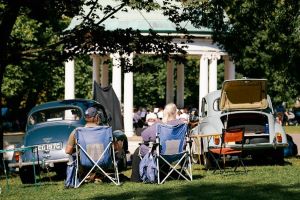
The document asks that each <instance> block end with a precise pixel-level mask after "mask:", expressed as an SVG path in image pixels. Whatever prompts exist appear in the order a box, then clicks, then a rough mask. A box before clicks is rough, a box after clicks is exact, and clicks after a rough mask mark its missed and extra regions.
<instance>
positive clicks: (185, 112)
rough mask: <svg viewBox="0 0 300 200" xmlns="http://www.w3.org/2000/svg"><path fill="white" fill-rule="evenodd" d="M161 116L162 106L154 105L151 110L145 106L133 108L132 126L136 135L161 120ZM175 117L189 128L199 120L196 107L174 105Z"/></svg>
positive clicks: (162, 113)
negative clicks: (179, 107) (180, 107)
mask: <svg viewBox="0 0 300 200" xmlns="http://www.w3.org/2000/svg"><path fill="white" fill-rule="evenodd" d="M174 105H175V104H174ZM175 106H176V105H175ZM163 117H164V109H163V108H162V107H156V108H154V109H152V110H150V109H148V110H147V109H146V108H140V109H137V108H134V110H133V127H134V129H135V133H136V135H138V136H140V135H141V133H142V131H143V130H145V129H146V128H147V127H148V126H151V125H152V124H153V123H155V122H157V121H161V120H162V119H163ZM175 117H176V119H178V120H180V121H182V122H184V123H187V124H188V125H189V127H190V128H193V127H194V126H195V125H196V124H197V123H198V121H199V116H198V110H197V109H196V108H192V109H188V108H182V109H178V108H177V107H176V112H175Z"/></svg>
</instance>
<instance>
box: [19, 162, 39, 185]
mask: <svg viewBox="0 0 300 200" xmlns="http://www.w3.org/2000/svg"><path fill="white" fill-rule="evenodd" d="M35 170H37V169H35ZM36 175H37V171H36ZM20 179H21V182H22V183H23V184H33V183H35V177H34V171H33V166H27V167H21V168H20Z"/></svg>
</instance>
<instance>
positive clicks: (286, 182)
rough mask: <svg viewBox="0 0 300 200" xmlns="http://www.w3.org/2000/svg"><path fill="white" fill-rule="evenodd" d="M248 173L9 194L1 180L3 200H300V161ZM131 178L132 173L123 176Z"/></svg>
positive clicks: (46, 185) (59, 184) (18, 189)
mask: <svg viewBox="0 0 300 200" xmlns="http://www.w3.org/2000/svg"><path fill="white" fill-rule="evenodd" d="M247 169H248V173H247V174H244V173H240V174H227V175H221V174H212V172H207V171H205V170H204V169H203V167H202V166H200V165H194V170H193V172H194V180H193V181H192V182H187V181H182V180H177V181H167V182H166V183H165V184H163V185H157V184H143V183H131V182H124V183H123V184H122V185H121V186H115V185H113V184H109V183H89V184H85V185H83V186H81V187H80V188H78V189H64V187H63V181H54V180H52V181H49V179H46V178H45V180H44V181H43V182H42V184H41V185H40V186H38V187H36V186H34V185H22V184H21V183H20V181H19V178H18V177H15V178H12V179H11V180H10V191H9V192H7V191H6V189H5V179H3V178H2V179H1V187H2V194H0V199H11V200H16V199H35V200H36V199H64V200H65V199H114V200H115V199H164V200H169V199H170V200H174V199H180V200H181V199H208V200H210V199H220V200H221V199H222V200H227V199H228V200H233V199H255V200H256V199H264V200H269V199H279V200H280V199H282V200H294V199H295V200H296V199H297V200H298V199H299V198H300V159H299V158H290V159H286V163H285V165H284V166H270V165H264V166H248V167H247ZM124 174H125V175H126V176H129V175H130V170H128V171H126V172H125V173H124Z"/></svg>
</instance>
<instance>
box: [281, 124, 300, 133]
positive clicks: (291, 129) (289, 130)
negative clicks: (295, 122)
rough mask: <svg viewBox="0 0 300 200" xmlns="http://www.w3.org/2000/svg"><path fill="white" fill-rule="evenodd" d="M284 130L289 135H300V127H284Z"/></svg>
mask: <svg viewBox="0 0 300 200" xmlns="http://www.w3.org/2000/svg"><path fill="white" fill-rule="evenodd" d="M284 129H285V132H286V133H288V134H300V126H284Z"/></svg>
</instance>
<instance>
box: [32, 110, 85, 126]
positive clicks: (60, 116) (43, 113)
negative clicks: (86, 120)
mask: <svg viewBox="0 0 300 200" xmlns="http://www.w3.org/2000/svg"><path fill="white" fill-rule="evenodd" d="M81 117H82V113H81V111H80V109H79V108H74V107H63V108H50V109H45V110H40V111H37V112H35V113H32V114H31V115H30V116H29V118H28V124H29V125H34V124H39V123H43V122H51V121H62V120H64V121H76V120H80V118H81Z"/></svg>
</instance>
